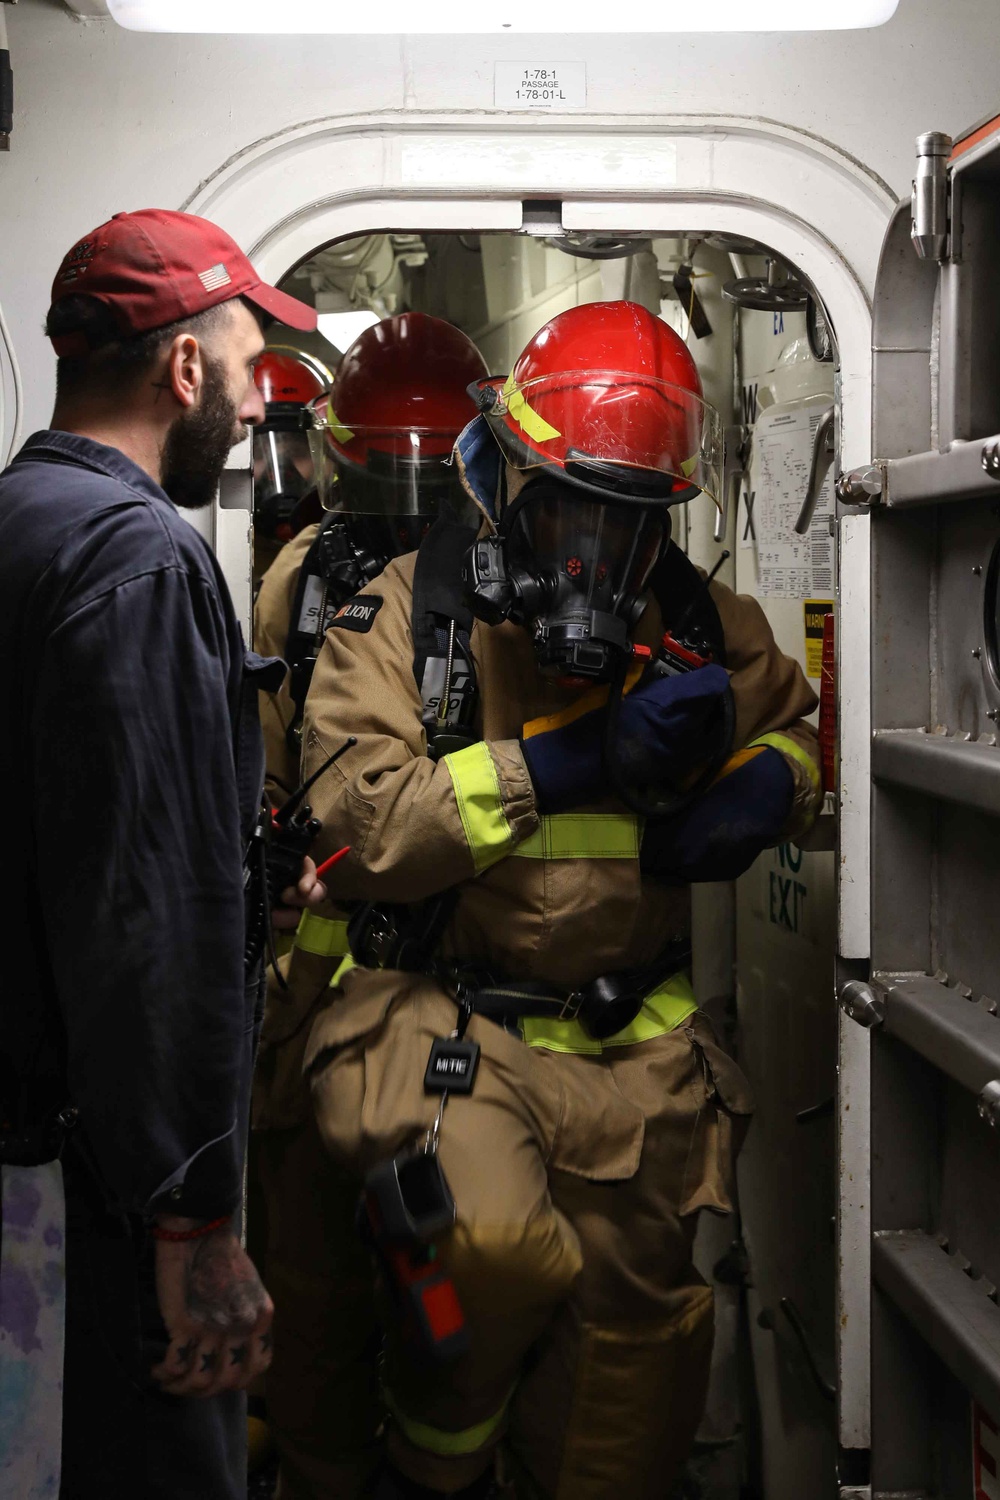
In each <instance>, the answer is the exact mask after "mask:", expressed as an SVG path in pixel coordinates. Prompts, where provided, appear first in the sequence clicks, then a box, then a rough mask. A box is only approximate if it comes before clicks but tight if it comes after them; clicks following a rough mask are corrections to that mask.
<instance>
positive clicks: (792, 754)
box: [747, 734, 822, 797]
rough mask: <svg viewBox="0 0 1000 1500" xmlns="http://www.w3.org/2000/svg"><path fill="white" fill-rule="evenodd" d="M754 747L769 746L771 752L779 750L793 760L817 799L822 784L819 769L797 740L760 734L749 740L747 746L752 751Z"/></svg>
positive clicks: (777, 735) (783, 735)
mask: <svg viewBox="0 0 1000 1500" xmlns="http://www.w3.org/2000/svg"><path fill="white" fill-rule="evenodd" d="M756 745H770V746H771V749H772V750H780V751H781V753H782V755H787V756H788V759H789V760H794V762H795V764H796V765H797V766H801V767H802V769H803V771H805V773H806V775H807V776H808V777H809V781H810V783H811V785H812V789H813V792H814V794H815V795H816V796H817V797H818V796H819V794H820V792H821V791H822V782H821V781H820V779H819V767H818V766H817V764H816V762H815V761H814V760H813V758H812V756H811V755H810V754H809V751H808V750H803V748H802V746H801V745H800V744H799V743H798V741H797V740H793V739H792V738H791V736H790V735H787V734H761V735H758V736H757V738H756V739H755V740H751V741H750V744H749V745H748V746H747V749H748V750H752V749H753V748H754V747H755V746H756Z"/></svg>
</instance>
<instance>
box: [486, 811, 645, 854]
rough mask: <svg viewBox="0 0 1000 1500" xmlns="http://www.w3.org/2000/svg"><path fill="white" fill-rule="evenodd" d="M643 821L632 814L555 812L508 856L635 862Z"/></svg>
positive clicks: (543, 820) (542, 821)
mask: <svg viewBox="0 0 1000 1500" xmlns="http://www.w3.org/2000/svg"><path fill="white" fill-rule="evenodd" d="M641 842H642V820H641V819H640V818H637V817H634V816H633V815H632V814H631V813H556V814H555V815H554V816H552V817H545V818H542V820H541V822H540V823H539V825H538V827H537V828H536V829H535V832H534V833H533V834H531V835H530V837H528V838H526V839H524V840H522V842H521V843H520V844H518V846H517V848H516V849H512V850H511V854H512V856H513V857H514V858H516V859H638V858H639V845H640V844H641Z"/></svg>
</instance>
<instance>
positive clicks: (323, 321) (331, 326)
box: [316, 307, 382, 353]
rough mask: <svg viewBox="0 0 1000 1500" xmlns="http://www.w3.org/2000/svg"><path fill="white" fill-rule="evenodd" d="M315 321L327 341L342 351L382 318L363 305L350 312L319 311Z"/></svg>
mask: <svg viewBox="0 0 1000 1500" xmlns="http://www.w3.org/2000/svg"><path fill="white" fill-rule="evenodd" d="M316 321H317V323H318V324H319V331H320V333H321V334H322V335H323V337H324V338H325V339H326V340H327V342H328V343H330V344H332V345H333V347H334V348H335V349H339V350H340V351H341V353H344V351H345V350H347V349H349V348H350V347H351V345H352V344H353V343H354V340H355V339H357V338H360V337H361V335H362V334H363V333H364V331H365V329H366V328H374V327H375V324H376V323H381V321H382V319H381V318H380V317H379V315H378V313H377V312H372V310H371V308H370V307H365V308H354V309H352V311H351V312H327V313H325V312H321V313H320V314H319V315H318V316H317V319H316Z"/></svg>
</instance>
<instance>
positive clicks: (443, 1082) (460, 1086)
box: [424, 1036, 479, 1094]
mask: <svg viewBox="0 0 1000 1500" xmlns="http://www.w3.org/2000/svg"><path fill="white" fill-rule="evenodd" d="M478 1067H479V1043H478V1042H470V1041H468V1040H464V1041H463V1040H460V1039H459V1038H458V1037H453V1036H436V1037H435V1038H434V1041H433V1042H432V1044H431V1055H430V1057H429V1058H428V1059H427V1071H426V1073H425V1074H424V1093H425V1094H445V1093H448V1094H471V1093H472V1086H473V1084H474V1083H475V1081H476V1069H477V1068H478Z"/></svg>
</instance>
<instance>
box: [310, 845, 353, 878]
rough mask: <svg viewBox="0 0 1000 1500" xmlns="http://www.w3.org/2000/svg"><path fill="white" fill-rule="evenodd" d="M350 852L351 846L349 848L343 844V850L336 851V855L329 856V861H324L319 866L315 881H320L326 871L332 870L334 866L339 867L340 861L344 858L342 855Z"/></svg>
mask: <svg viewBox="0 0 1000 1500" xmlns="http://www.w3.org/2000/svg"><path fill="white" fill-rule="evenodd" d="M350 852H351V846H350V844H345V845H344V847H343V849H338V850H337V852H336V854H331V855H330V858H329V859H324V861H323V863H322V864H321V865H320V866H319V868H318V870H317V871H316V879H317V880H322V879H323V876H324V875H325V874H326V872H327V870H332V869H333V867H334V865H339V864H340V861H341V860H342V859H343V858H344V855H345V854H350Z"/></svg>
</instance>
